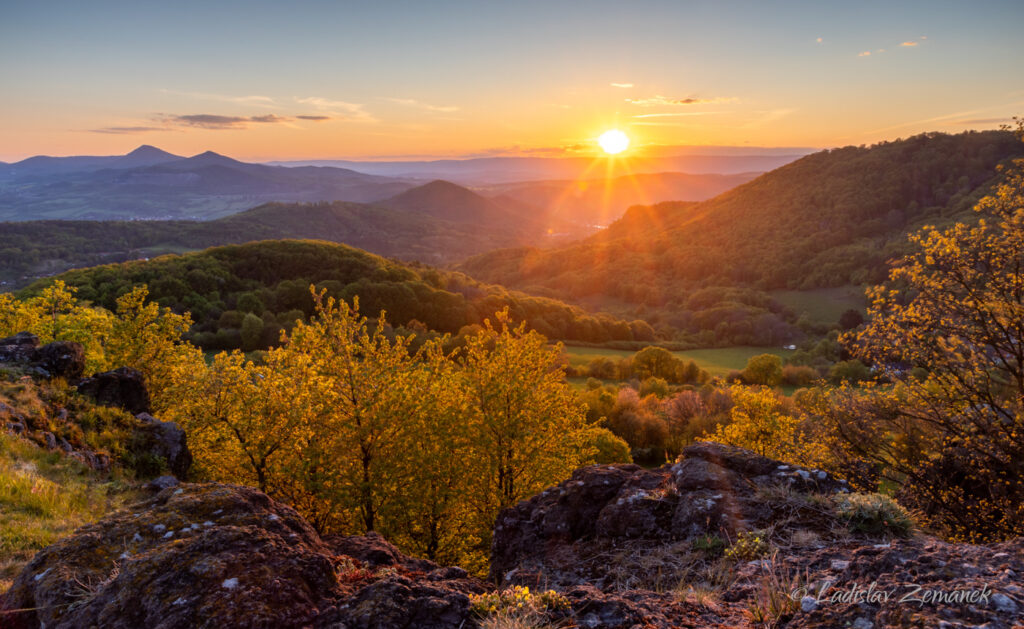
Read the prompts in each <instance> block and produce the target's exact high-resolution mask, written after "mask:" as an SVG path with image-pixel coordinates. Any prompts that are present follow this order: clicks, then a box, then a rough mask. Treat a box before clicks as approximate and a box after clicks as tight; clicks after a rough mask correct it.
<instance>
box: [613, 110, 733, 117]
mask: <svg viewBox="0 0 1024 629" xmlns="http://www.w3.org/2000/svg"><path fill="white" fill-rule="evenodd" d="M717 113H720V112H717V111H675V112H669V113H661V114H636V115H635V116H633V117H634V118H678V117H681V116H711V115H714V114H717Z"/></svg>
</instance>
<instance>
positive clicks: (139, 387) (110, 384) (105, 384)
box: [78, 367, 151, 415]
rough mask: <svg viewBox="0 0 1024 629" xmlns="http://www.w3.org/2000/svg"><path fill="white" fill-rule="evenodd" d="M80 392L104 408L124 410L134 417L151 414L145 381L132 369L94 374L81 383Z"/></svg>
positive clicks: (122, 368)
mask: <svg viewBox="0 0 1024 629" xmlns="http://www.w3.org/2000/svg"><path fill="white" fill-rule="evenodd" d="M78 392H79V393H81V394H83V395H87V396H89V397H91V398H92V399H94V400H96V402H98V403H99V404H102V405H103V406H114V407H117V408H122V409H124V410H126V411H128V412H129V413H131V414H132V415H138V414H139V413H149V412H151V409H150V407H149V391H148V390H147V389H146V382H145V379H144V378H143V376H142V373H141V372H139V371H138V370H136V369H132V368H130V367H119V368H117V369H114V370H113V371H104V372H102V373H97V374H93V375H92V376H91V377H89V378H86V379H85V380H83V381H82V382H80V383H79V385H78Z"/></svg>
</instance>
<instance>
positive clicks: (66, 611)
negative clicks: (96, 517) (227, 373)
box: [2, 481, 487, 629]
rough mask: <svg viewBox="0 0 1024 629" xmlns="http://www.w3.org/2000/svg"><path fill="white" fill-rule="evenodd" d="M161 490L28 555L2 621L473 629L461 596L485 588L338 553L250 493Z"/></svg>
mask: <svg viewBox="0 0 1024 629" xmlns="http://www.w3.org/2000/svg"><path fill="white" fill-rule="evenodd" d="M160 485H162V486H164V489H162V490H160V491H159V493H157V494H156V495H155V496H154V497H152V498H150V499H148V500H146V501H144V502H142V503H140V504H137V505H135V506H134V507H132V508H131V509H129V510H126V511H122V512H119V513H116V514H114V515H112V516H109V517H107V518H105V519H103V520H101V521H100V522H97V523H95V524H92V525H89V526H86V527H84V528H82V529H80V530H79V531H77V532H76V533H75V535H73V536H72V537H69V538H67V539H64V540H62V541H60V542H58V543H57V544H54V545H53V546H50V547H49V548H47V549H45V550H43V551H41V552H40V553H39V554H38V555H36V557H35V558H34V559H33V560H32V561H31V563H29V564H28V566H26V568H25V569H24V571H23V572H22V573H21V575H20V576H19V577H18V579H17V580H16V581H15V583H14V585H13V586H12V588H11V589H10V591H9V592H8V593H7V594H6V596H5V598H4V601H3V608H4V609H7V610H16V609H26V610H30V611H25V612H21V613H8V614H4V615H3V616H2V617H4V618H6V619H7V621H8V622H16V623H17V626H21V627H41V626H45V627H48V628H50V629H54V628H71V627H93V626H95V627H108V628H111V629H118V628H124V629H129V628H132V629H134V628H137V627H160V628H161V629H172V628H178V627H180V628H192V627H273V628H275V629H285V628H287V627H308V626H315V627H353V628H355V627H365V628H371V627H374V628H376V627H380V628H384V627H425V628H430V627H459V626H466V627H470V626H474V621H473V620H472V618H471V617H470V616H471V614H470V610H469V605H470V603H469V595H470V594H472V593H476V592H482V591H484V590H485V589H486V588H487V586H486V585H485V584H484V583H483V582H481V581H478V580H475V579H471V578H468V577H467V576H466V573H465V571H462V570H460V569H454V570H452V569H446V568H440V567H438V566H436V565H434V564H431V563H430V562H423V561H415V560H412V559H410V558H407V557H404V556H402V555H401V554H400V553H398V552H397V551H396V550H395V549H394V548H393V547H392V546H390V545H389V544H388V543H387V542H385V541H384V540H383V539H381V538H379V537H376V536H374V537H367V538H364V539H361V540H350V541H347V542H346V543H344V544H341V548H335V547H333V546H332V545H331V544H330V543H328V542H327V541H325V540H323V539H321V538H320V536H319V535H317V533H316V531H314V530H313V528H312V527H310V526H309V524H307V523H306V522H305V521H304V520H303V519H302V518H301V517H300V516H299V515H298V514H297V513H296V512H295V511H294V510H292V509H291V508H289V507H287V506H284V505H282V504H280V503H278V502H275V501H273V500H271V499H270V498H268V497H267V496H266V495H264V494H262V493H260V492H258V491H256V490H253V489H249V488H244V487H235V486H230V485H220V484H208V485H189V484H182V485H176V484H174V485H172V484H171V482H169V481H166V482H163V483H160ZM168 485H170V486H168ZM346 549H347V550H350V551H352V552H354V553H355V554H356V555H359V556H362V557H365V558H366V559H367V560H366V561H364V560H362V559H359V558H358V557H353V556H351V555H347V554H345V553H344V552H341V551H342V550H346ZM373 559H381V560H383V563H376V562H375V561H372V560H373ZM389 562H390V563H389Z"/></svg>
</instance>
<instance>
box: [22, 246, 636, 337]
mask: <svg viewBox="0 0 1024 629" xmlns="http://www.w3.org/2000/svg"><path fill="white" fill-rule="evenodd" d="M55 279H60V280H63V281H64V282H66V283H67V284H68V285H70V286H73V287H76V288H77V296H78V298H79V299H82V300H86V301H91V302H93V303H95V304H97V305H101V306H104V307H106V308H111V309H113V308H114V307H115V306H116V303H115V302H116V299H117V297H119V296H120V295H122V294H124V293H126V292H128V291H129V290H130V289H131V287H132V286H134V285H138V284H146V285H148V286H149V289H150V296H151V297H153V298H155V299H156V300H157V301H159V302H160V303H161V304H162V305H164V306H168V307H170V308H173V309H174V310H176V311H179V312H184V311H189V312H191V313H192V316H193V319H194V320H195V321H196V325H195V326H194V328H193V330H192V340H193V341H194V342H195V343H196V344H198V345H200V346H201V347H203V348H205V349H234V348H242V349H247V350H249V349H257V348H261V347H266V346H268V345H271V344H273V343H276V342H277V340H278V338H279V331H280V329H281V328H282V327H285V328H288V327H290V326H291V325H292V324H293V323H294V321H295V320H296V319H303V318H305V317H308V316H309V315H310V314H311V313H312V312H313V300H312V296H311V295H310V290H309V288H310V285H311V284H315V285H316V286H317V287H318V288H322V289H327V291H328V294H330V295H332V296H334V297H338V298H342V299H346V300H350V301H351V299H352V298H353V297H355V296H358V297H359V303H360V309H361V311H362V312H363V313H364V314H366V315H367V316H376V315H377V314H378V313H379V312H380V311H381V310H386V311H387V319H388V322H389V323H391V324H392V325H394V326H405V327H408V328H410V329H414V330H418V331H420V332H426V331H435V332H442V333H444V332H449V333H453V334H454V333H458V332H459V331H460V330H461V329H462V328H463V327H464V326H471V325H474V324H479V323H482V322H483V320H484V319H485V318H492V319H493V315H494V313H495V312H497V311H499V310H501V309H503V308H505V307H508V308H509V314H510V315H511V317H512V319H513V321H516V322H519V321H526V322H527V324H528V325H529V326H530V327H531V328H533V329H536V330H538V331H539V332H541V333H543V334H545V335H546V336H548V337H549V338H552V339H564V340H575V341H584V342H598V343H600V342H607V341H613V340H617V341H634V340H636V341H652V340H654V331H653V330H652V329H651V327H650V326H649V325H647V324H646V323H644V322H642V321H634V322H627V321H623V320H621V319H616V318H614V317H611V316H609V315H605V314H600V315H593V314H590V313H587V312H584V311H583V310H581V309H580V308H576V307H573V306H568V305H566V304H564V303H562V302H559V301H555V300H553V299H545V298H540V297H532V296H529V295H524V294H522V293H515V292H509V291H507V290H505V289H504V288H502V287H500V286H493V285H487V284H482V283H480V282H477V281H476V280H473V279H471V278H469V277H466V276H465V275H463V274H461V273H457V272H449V271H441V270H438V269H434V268H431V267H427V266H423V265H418V264H416V265H409V264H403V263H401V262H396V261H393V260H387V259H385V258H382V257H379V256H376V255H373V254H370V253H367V252H365V251H362V250H359V249H355V248H353V247H348V246H345V245H338V244H333V243H328V242H322V241H310V240H273V241H263V242H253V243H248V244H244V245H230V246H224V247H215V248H211V249H207V250H205V251H201V252H195V253H188V254H185V255H167V256H162V257H159V258H155V259H153V260H147V261H143V260H137V261H132V262H124V263H120V264H108V265H104V266H98V267H94V268H89V269H79V270H75V271H69V272H67V273H64V274H62V275H60V276H58V277H57V278H55ZM52 281H54V280H53V279H47V280H40V281H39V282H36V283H35V284H33V285H31V286H29V287H28V288H26V289H24V291H22V294H24V295H31V294H36V293H38V292H39V291H40V290H42V288H43V287H45V286H47V285H49V284H50V283H51V282H52ZM421 336H422V334H421Z"/></svg>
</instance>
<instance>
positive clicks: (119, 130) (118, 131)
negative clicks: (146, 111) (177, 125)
mask: <svg viewBox="0 0 1024 629" xmlns="http://www.w3.org/2000/svg"><path fill="white" fill-rule="evenodd" d="M89 131H90V132H91V133H109V134H113V135H131V134H134V133H150V132H152V131H173V129H171V128H170V127H145V126H138V127H102V128H100V129H89Z"/></svg>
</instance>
